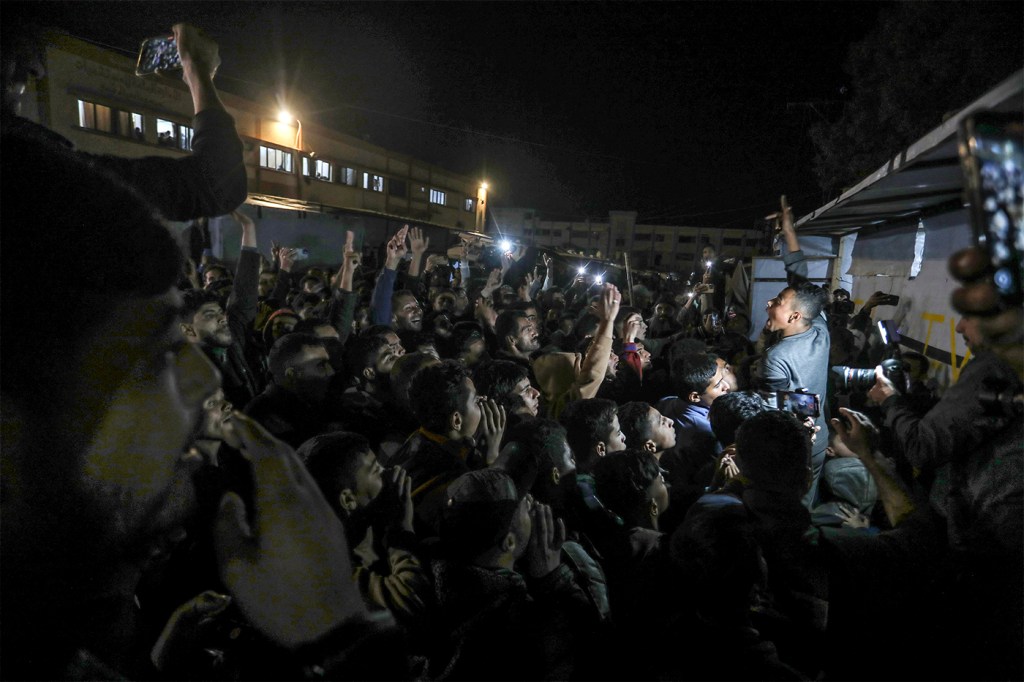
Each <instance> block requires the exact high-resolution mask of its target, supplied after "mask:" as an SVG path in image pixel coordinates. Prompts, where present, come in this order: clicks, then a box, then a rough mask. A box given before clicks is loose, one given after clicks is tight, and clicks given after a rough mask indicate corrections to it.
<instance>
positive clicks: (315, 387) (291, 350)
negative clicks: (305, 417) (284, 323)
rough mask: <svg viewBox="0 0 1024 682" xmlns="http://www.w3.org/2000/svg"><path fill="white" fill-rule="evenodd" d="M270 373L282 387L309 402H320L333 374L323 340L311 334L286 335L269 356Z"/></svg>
mask: <svg viewBox="0 0 1024 682" xmlns="http://www.w3.org/2000/svg"><path fill="white" fill-rule="evenodd" d="M267 361H268V364H269V365H270V376H271V377H272V378H273V380H274V383H275V384H277V385H278V386H280V387H281V388H283V389H285V390H287V391H290V392H291V393H294V394H295V395H297V396H298V397H300V398H302V399H303V400H304V401H306V402H307V403H310V404H312V405H320V404H321V403H322V402H323V400H324V398H325V397H327V389H328V388H329V387H330V384H331V377H332V376H334V369H333V368H332V367H331V360H330V356H329V355H328V354H327V349H326V348H325V347H324V344H323V342H322V341H321V340H320V339H318V338H317V337H315V336H313V335H312V334H298V333H291V334H285V335H284V336H282V337H281V338H280V339H278V340H277V341H276V342H275V343H274V347H273V348H271V349H270V355H269V357H268V360H267Z"/></svg>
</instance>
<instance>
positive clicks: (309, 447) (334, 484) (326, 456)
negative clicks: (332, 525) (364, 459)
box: [296, 431, 373, 517]
mask: <svg viewBox="0 0 1024 682" xmlns="http://www.w3.org/2000/svg"><path fill="white" fill-rule="evenodd" d="M367 452H373V449H372V448H371V447H370V441H369V440H367V438H366V436H364V435H362V434H360V433H352V432H351V431H335V432H333V433H324V434H321V435H319V436H314V437H313V438H310V439H309V440H307V441H306V442H305V443H303V444H302V445H300V446H299V448H298V450H297V451H296V454H298V456H299V459H301V460H302V463H303V464H305V465H306V470H307V471H309V475H310V476H312V477H313V480H314V481H315V482H316V485H317V487H318V488H320V492H322V493H323V494H324V497H325V498H327V502H328V504H330V505H331V509H333V510H334V513H335V514H337V515H338V516H340V517H344V516H345V515H346V514H345V512H344V510H343V509H342V508H341V502H340V501H339V499H338V496H339V495H341V491H342V490H344V489H345V488H349V489H351V488H354V487H355V485H356V471H357V470H358V469H359V457H358V456H359V455H362V454H365V453H367Z"/></svg>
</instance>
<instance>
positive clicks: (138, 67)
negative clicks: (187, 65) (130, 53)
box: [135, 36, 182, 76]
mask: <svg viewBox="0 0 1024 682" xmlns="http://www.w3.org/2000/svg"><path fill="white" fill-rule="evenodd" d="M180 68H182V67H181V55H179V54H178V44H177V42H176V41H175V40H174V36H157V37H154V38H146V39H145V40H143V41H142V44H141V45H140V46H139V59H138V61H137V62H136V64H135V75H136V76H148V75H150V74H154V73H159V72H161V71H172V70H174V69H180Z"/></svg>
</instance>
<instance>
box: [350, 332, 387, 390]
mask: <svg viewBox="0 0 1024 682" xmlns="http://www.w3.org/2000/svg"><path fill="white" fill-rule="evenodd" d="M387 345H388V341H387V339H385V338H384V336H383V335H379V334H366V335H360V336H355V337H352V338H350V339H349V340H348V343H347V344H345V361H344V362H345V367H346V368H347V369H348V372H349V375H350V376H352V377H354V378H355V379H356V380H358V381H360V382H361V381H362V377H363V370H364V369H366V368H367V367H373V366H375V365H376V364H377V354H378V353H379V352H380V349H381V348H384V347H385V346H387Z"/></svg>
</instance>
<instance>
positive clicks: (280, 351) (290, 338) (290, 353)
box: [267, 332, 324, 383]
mask: <svg viewBox="0 0 1024 682" xmlns="http://www.w3.org/2000/svg"><path fill="white" fill-rule="evenodd" d="M311 346H313V347H316V348H324V342H323V340H321V339H320V338H319V337H316V336H313V335H312V334H296V333H294V332H292V333H291V334H285V335H284V336H282V337H281V338H279V339H278V340H277V341H275V342H274V347H273V348H271V349H270V354H269V356H268V357H267V364H268V365H269V366H270V376H271V377H273V379H274V381H275V382H277V383H280V382H281V381H282V380H283V379H284V373H285V371H286V370H287V369H288V366H289V363H291V361H292V360H293V359H294V358H295V357H296V356H297V355H299V354H300V353H301V352H302V349H303V348H309V347H311Z"/></svg>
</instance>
